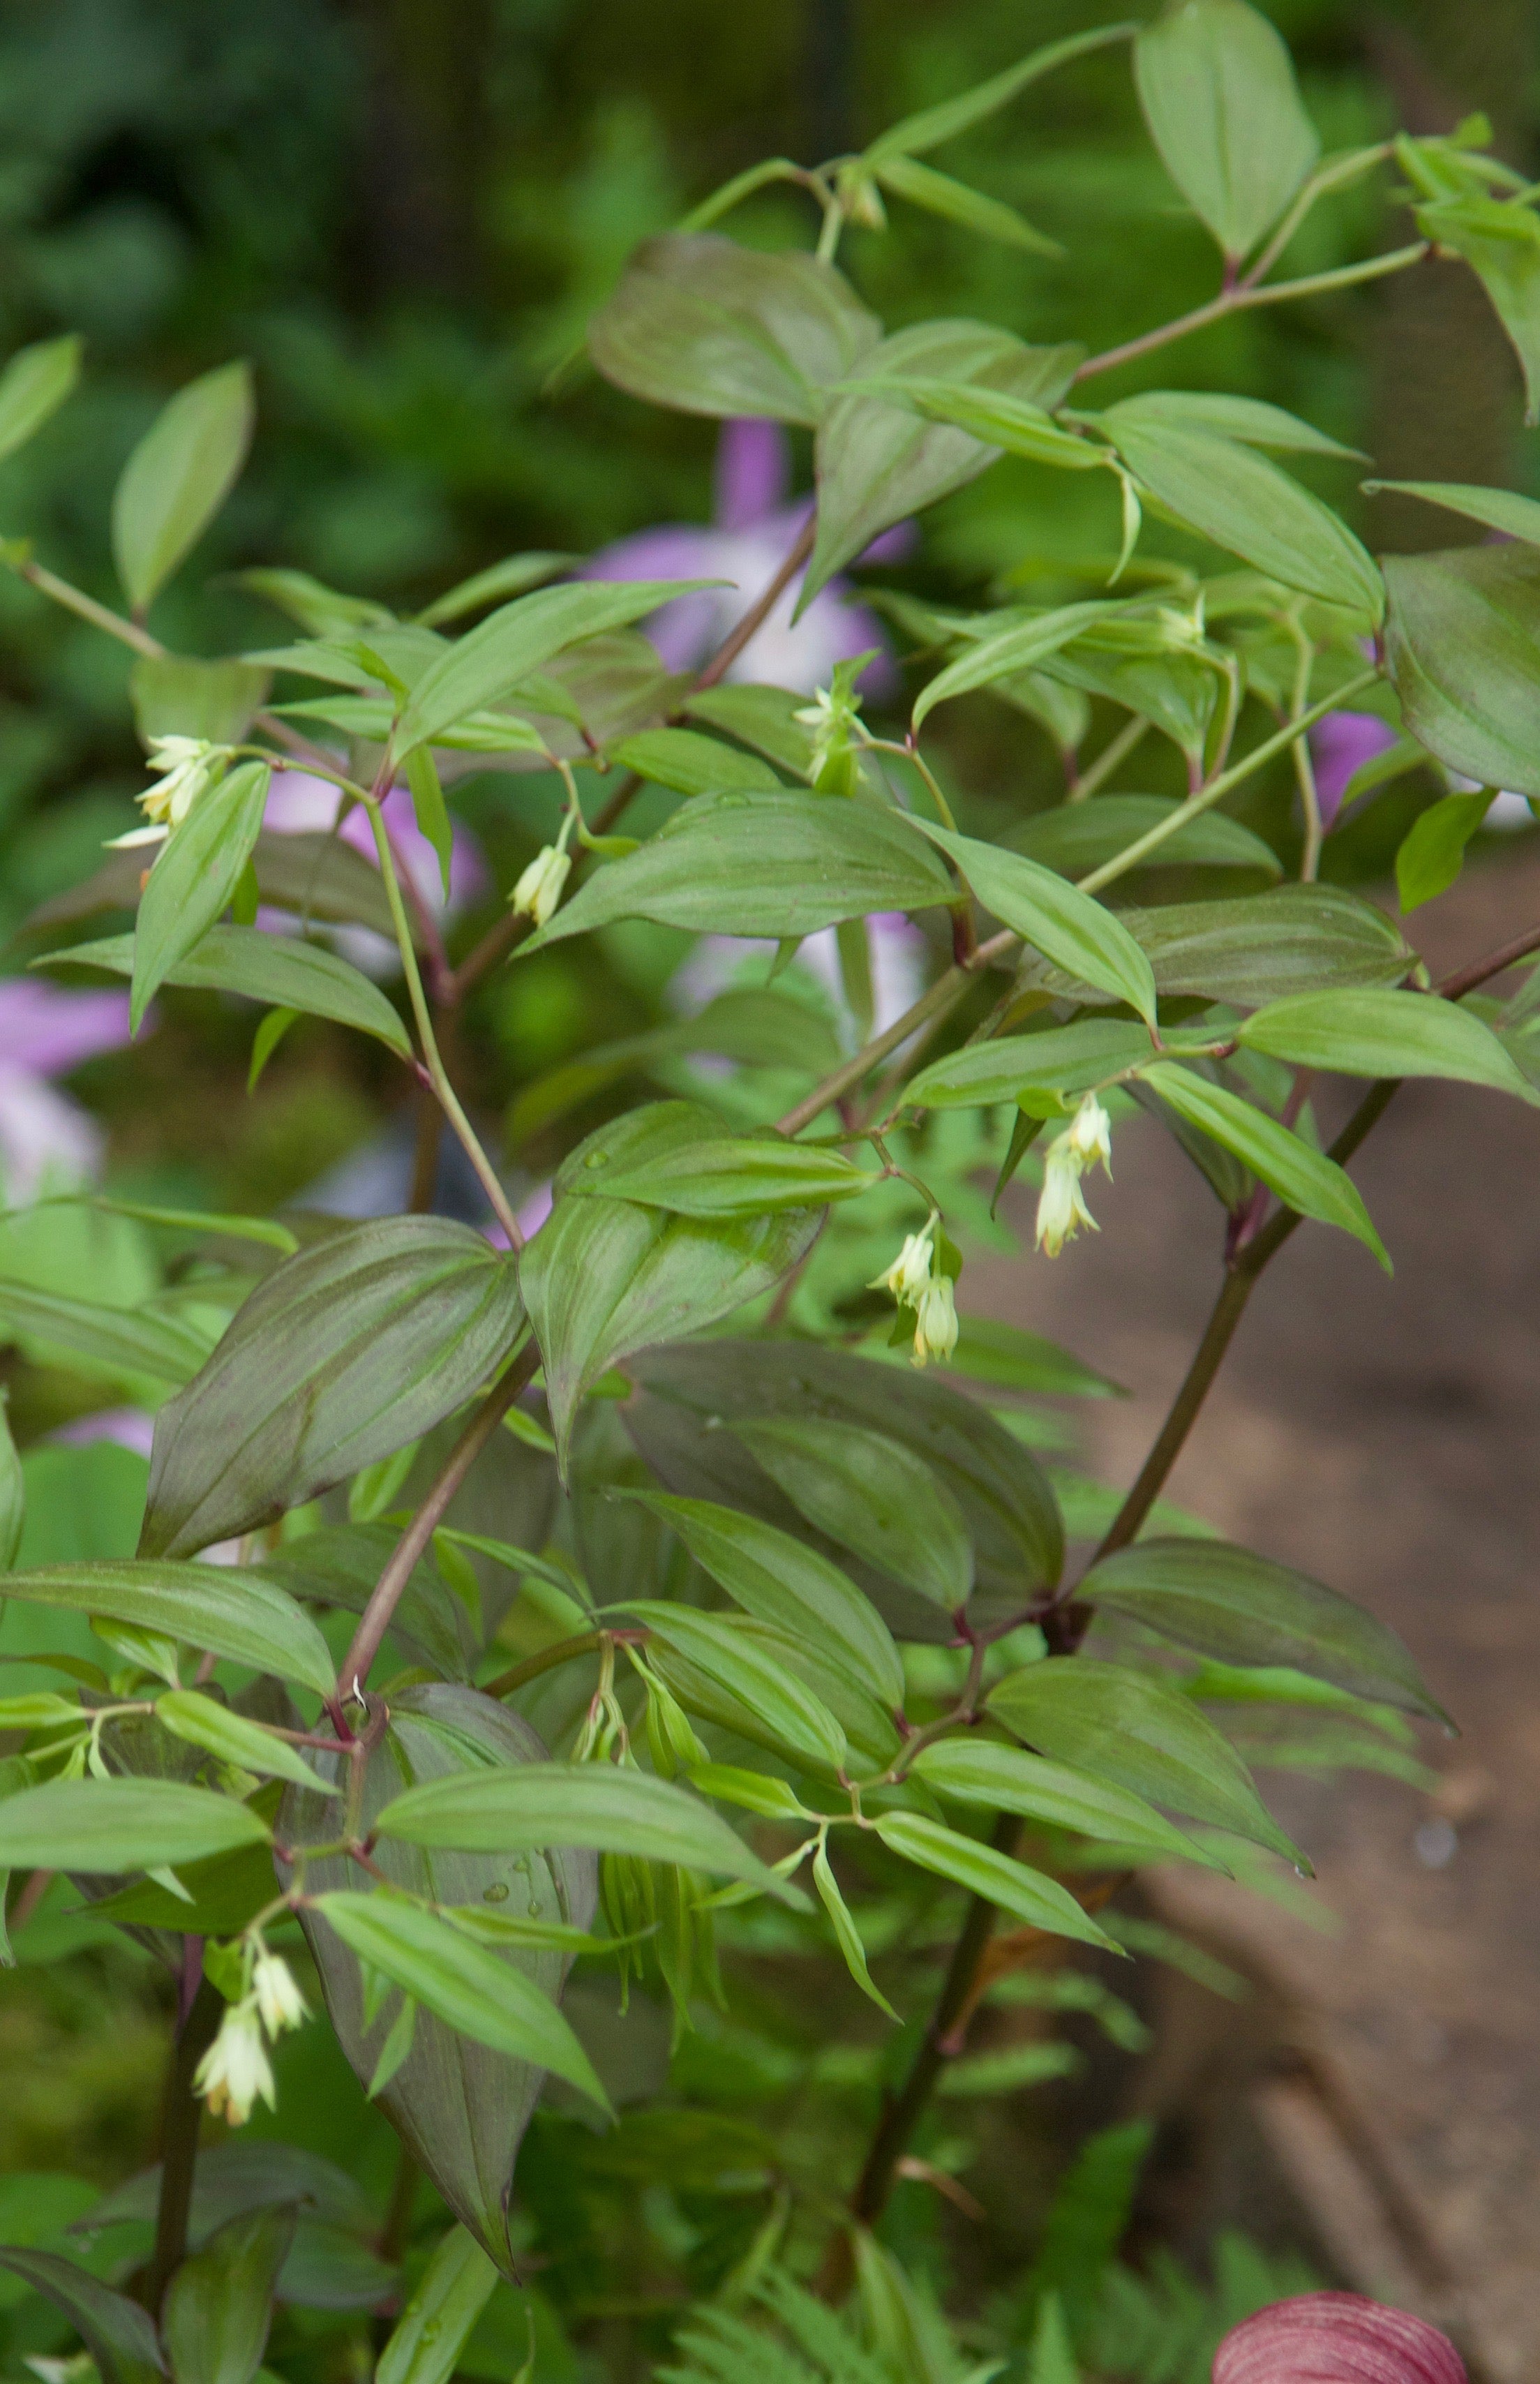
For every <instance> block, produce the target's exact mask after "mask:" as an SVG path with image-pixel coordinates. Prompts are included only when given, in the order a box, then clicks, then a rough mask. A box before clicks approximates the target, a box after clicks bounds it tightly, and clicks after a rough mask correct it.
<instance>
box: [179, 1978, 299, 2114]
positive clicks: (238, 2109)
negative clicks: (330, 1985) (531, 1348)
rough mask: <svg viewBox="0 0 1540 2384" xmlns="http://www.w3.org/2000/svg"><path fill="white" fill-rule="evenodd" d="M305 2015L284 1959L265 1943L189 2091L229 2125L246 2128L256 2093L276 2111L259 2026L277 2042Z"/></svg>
mask: <svg viewBox="0 0 1540 2384" xmlns="http://www.w3.org/2000/svg"><path fill="white" fill-rule="evenodd" d="M309 2017H310V2011H309V2006H308V2005H307V2004H306V2002H305V2000H304V1996H303V1995H302V1994H301V1993H300V1991H299V1988H298V1987H297V1986H296V1985H295V1983H294V1974H293V1972H292V1970H291V1969H290V1968H289V1965H288V1963H287V1962H285V1961H284V1960H283V1959H282V1958H281V1957H280V1956H279V1955H277V1954H269V1953H268V1952H267V1948H266V1946H264V1947H263V1948H262V1949H261V1951H260V1952H259V1953H258V1954H257V1956H256V1958H255V1962H254V1963H253V1964H252V1969H251V1977H250V1980H249V1983H248V1990H247V1993H245V1994H243V1995H242V1997H241V2000H240V2001H239V2003H233V2004H231V2005H229V2007H228V2008H227V2010H226V2012H225V2016H224V2018H223V2019H222V2020H221V2021H220V2023H219V2033H218V2035H217V2037H216V2038H215V2040H214V2042H213V2043H212V2044H211V2045H210V2046H209V2048H208V2051H207V2052H206V2053H205V2055H204V2057H203V2059H202V2060H201V2061H200V2062H199V2064H198V2067H197V2068H196V2070H195V2071H194V2073H193V2078H192V2086H193V2091H194V2092H196V2093H199V2094H201V2095H202V2096H203V2097H204V2099H205V2102H206V2103H207V2105H208V2107H209V2109H210V2110H211V2111H212V2112H214V2113H215V2114H216V2115H217V2114H218V2113H220V2112H223V2114H224V2116H225V2117H226V2118H227V2119H228V2120H229V2122H230V2126H231V2127H232V2128H243V2127H244V2126H245V2124H246V2121H247V2120H248V2119H249V2118H250V2117H251V2115H252V2107H253V2105H254V2104H255V2102H256V2101H257V2099H258V2097H260V2098H261V2100H262V2101H263V2102H264V2103H266V2104H267V2108H268V2110H269V2111H272V2110H276V2109H277V2107H278V2089H277V2086H276V2085H275V2084H274V2081H273V2068H272V2064H271V2062H270V2061H269V2060H268V2058H267V2044H266V2043H264V2042H263V2030H267V2037H268V2039H269V2040H270V2041H271V2042H273V2043H277V2041H278V2038H279V2035H280V2034H281V2033H282V2031H283V2030H285V2029H286V2028H298V2027H299V2025H300V2023H301V2021H302V2020H304V2019H308V2018H309Z"/></svg>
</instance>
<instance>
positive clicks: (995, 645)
mask: <svg viewBox="0 0 1540 2384" xmlns="http://www.w3.org/2000/svg"><path fill="white" fill-rule="evenodd" d="M1126 609H1127V607H1126V605H1125V604H1124V602H1114V601H1112V599H1110V598H1103V597H1095V598H1090V599H1087V602H1084V603H1079V604H1060V605H1056V606H1055V607H1054V609H1053V610H1052V611H1051V612H1049V613H1039V614H1037V615H1035V616H1034V617H1033V618H1031V619H1029V620H1025V621H1020V620H1017V621H1012V623H1011V624H1010V626H1009V627H1006V628H1003V629H1000V630H999V631H998V632H997V633H996V635H995V636H994V637H992V638H980V639H979V640H978V641H977V643H976V644H975V645H972V646H970V647H969V648H968V650H967V652H965V653H963V654H961V655H960V656H959V657H958V659H957V661H956V662H954V663H949V664H948V665H947V667H946V669H945V670H943V671H938V672H937V674H936V677H934V678H933V679H931V680H929V681H928V682H927V683H926V685H925V687H923V688H922V689H920V693H919V696H918V698H917V699H916V701H915V704H914V712H913V722H914V726H915V728H916V730H918V729H919V728H920V727H921V726H922V725H923V723H924V722H925V720H926V719H928V717H929V715H930V714H931V713H933V712H934V711H935V709H936V707H937V705H938V703H947V702H950V700H951V698H952V697H953V696H955V695H971V694H973V693H974V691H975V689H978V688H981V687H996V686H998V685H999V684H1000V681H1001V680H1002V679H1012V678H1016V677H1019V676H1020V675H1021V673H1022V672H1023V671H1028V670H1030V669H1031V668H1032V667H1033V665H1034V664H1037V663H1040V662H1045V661H1046V660H1047V659H1048V657H1049V654H1056V653H1057V652H1059V650H1060V648H1061V647H1062V646H1067V645H1068V644H1069V642H1070V640H1071V639H1072V638H1077V637H1079V636H1080V634H1081V632H1082V631H1083V630H1085V629H1087V628H1089V627H1090V626H1091V624H1092V623H1093V622H1094V621H1103V620H1107V619H1109V618H1111V617H1112V616H1114V615H1117V614H1119V613H1121V612H1124V611H1125V610H1126Z"/></svg>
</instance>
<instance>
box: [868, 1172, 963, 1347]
mask: <svg viewBox="0 0 1540 2384" xmlns="http://www.w3.org/2000/svg"><path fill="white" fill-rule="evenodd" d="M938 1223H940V1220H939V1218H938V1216H937V1215H936V1214H935V1212H934V1211H933V1212H932V1214H931V1215H930V1216H929V1217H927V1218H926V1220H925V1224H924V1225H923V1226H922V1227H921V1229H920V1231H919V1232H918V1233H917V1234H906V1235H905V1236H904V1240H903V1246H902V1248H900V1251H899V1255H898V1257H897V1258H896V1259H895V1260H893V1263H892V1265H891V1266H889V1267H887V1268H885V1269H884V1271H883V1273H881V1274H879V1275H876V1276H875V1277H874V1278H873V1280H872V1281H871V1282H870V1283H869V1284H868V1285H867V1286H866V1288H867V1290H868V1291H888V1292H891V1293H892V1295H893V1298H895V1299H896V1300H897V1301H898V1303H899V1306H900V1308H912V1309H913V1311H914V1363H915V1365H916V1366H923V1365H925V1363H926V1361H927V1360H929V1359H931V1358H940V1359H947V1358H950V1356H951V1353H952V1351H953V1350H954V1349H955V1348H956V1347H957V1307H956V1302H955V1300H954V1298H953V1296H952V1287H951V1275H950V1273H949V1272H948V1270H947V1268H946V1267H945V1266H944V1265H943V1264H942V1263H941V1260H940V1258H939V1256H938V1252H937V1248H936V1229H937V1226H938ZM953 1259H954V1263H955V1253H953Z"/></svg>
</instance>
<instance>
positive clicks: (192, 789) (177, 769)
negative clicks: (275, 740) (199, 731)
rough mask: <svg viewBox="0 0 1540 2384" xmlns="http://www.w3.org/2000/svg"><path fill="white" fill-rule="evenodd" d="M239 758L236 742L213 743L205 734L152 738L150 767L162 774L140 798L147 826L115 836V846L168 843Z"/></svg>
mask: <svg viewBox="0 0 1540 2384" xmlns="http://www.w3.org/2000/svg"><path fill="white" fill-rule="evenodd" d="M234 759H235V748H234V746H233V745H210V744H209V743H208V742H207V740H206V739H204V738H202V737H152V738H151V739H150V761H149V766H150V768H151V769H152V770H154V771H155V773H156V775H157V776H158V777H159V780H160V784H159V785H158V786H156V787H146V788H145V789H144V792H143V794H142V795H141V796H140V797H139V798H138V801H139V807H140V809H141V811H142V812H143V813H144V817H145V820H146V822H147V823H148V825H147V826H143V827H134V828H130V830H129V832H128V834H127V836H115V837H113V838H111V839H110V841H111V842H112V844H113V845H114V846H117V847H121V846H125V845H136V844H161V843H164V841H165V839H166V838H167V837H168V836H169V835H170V833H171V831H172V829H173V828H178V827H180V826H181V824H182V822H183V820H184V819H185V818H186V817H187V814H188V813H189V812H190V811H191V810H192V806H193V804H194V803H195V802H196V801H197V800H198V798H199V796H200V795H205V794H206V793H207V792H208V790H209V788H210V787H217V785H218V783H219V781H220V779H221V778H222V777H223V776H224V775H225V772H226V771H227V769H228V768H229V767H230V764H231V762H232V761H233V760H234Z"/></svg>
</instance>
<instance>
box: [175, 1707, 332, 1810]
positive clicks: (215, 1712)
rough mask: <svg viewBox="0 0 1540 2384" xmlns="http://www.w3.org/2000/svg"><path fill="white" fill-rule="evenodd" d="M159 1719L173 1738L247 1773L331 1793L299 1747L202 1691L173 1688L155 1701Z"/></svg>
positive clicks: (323, 1793) (324, 1793) (325, 1793)
mask: <svg viewBox="0 0 1540 2384" xmlns="http://www.w3.org/2000/svg"><path fill="white" fill-rule="evenodd" d="M155 1720H157V1721H158V1722H160V1723H161V1724H162V1725H163V1727H164V1728H165V1729H167V1730H168V1731H169V1732H171V1735H172V1736H173V1738H181V1739H185V1740H186V1741H187V1743H188V1745H190V1746H202V1747H205V1748H206V1749H207V1750H208V1752H209V1754H210V1755H217V1757H219V1759H220V1761H221V1762H223V1763H238V1764H239V1765H240V1766H241V1768H242V1770H244V1771H255V1772H259V1773H260V1772H266V1773H267V1774H269V1775H270V1776H271V1777H272V1778H274V1779H279V1780H297V1781H298V1782H299V1784H300V1786H301V1787H302V1788H315V1789H318V1790H319V1791H320V1793H321V1794H322V1795H328V1794H330V1790H329V1786H328V1783H327V1782H326V1781H324V1780H323V1779H322V1778H321V1777H320V1774H319V1773H318V1772H317V1771H313V1770H312V1769H311V1768H310V1766H309V1764H308V1763H306V1761H305V1759H304V1756H303V1755H302V1754H301V1753H300V1751H299V1748H298V1747H297V1746H291V1745H288V1743H287V1742H286V1741H285V1740H283V1739H281V1738H275V1737H274V1735H273V1733H272V1732H271V1731H270V1730H264V1729H263V1727H262V1725H261V1723H260V1722H255V1721H248V1720H247V1719H246V1717H245V1715H244V1714H238V1713H232V1712H231V1711H230V1707H228V1706H222V1705H220V1704H219V1703H218V1702H217V1699H216V1698H214V1697H205V1695H203V1694H202V1692H201V1691H199V1690H197V1689H172V1690H169V1691H168V1694H167V1695H165V1696H163V1697H157V1698H156V1699H155Z"/></svg>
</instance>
